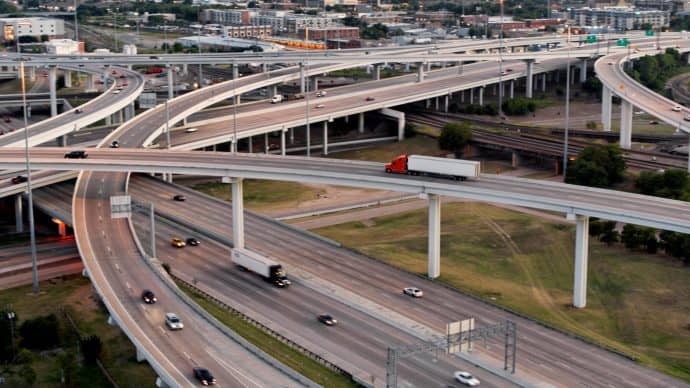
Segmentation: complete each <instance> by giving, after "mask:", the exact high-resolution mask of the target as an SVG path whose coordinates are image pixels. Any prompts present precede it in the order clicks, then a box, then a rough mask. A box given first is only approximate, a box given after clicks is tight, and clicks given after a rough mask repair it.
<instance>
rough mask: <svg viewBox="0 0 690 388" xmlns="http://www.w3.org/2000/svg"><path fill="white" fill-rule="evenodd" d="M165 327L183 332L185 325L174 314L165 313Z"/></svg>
mask: <svg viewBox="0 0 690 388" xmlns="http://www.w3.org/2000/svg"><path fill="white" fill-rule="evenodd" d="M165 325H166V326H168V327H169V328H170V330H182V328H184V324H183V323H182V321H181V320H180V318H178V317H177V315H175V314H174V313H165Z"/></svg>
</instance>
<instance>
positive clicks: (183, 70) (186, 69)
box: [182, 63, 189, 75]
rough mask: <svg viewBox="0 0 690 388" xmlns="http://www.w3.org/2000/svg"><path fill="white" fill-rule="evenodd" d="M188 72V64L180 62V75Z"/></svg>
mask: <svg viewBox="0 0 690 388" xmlns="http://www.w3.org/2000/svg"><path fill="white" fill-rule="evenodd" d="M188 73H189V66H188V65H187V64H186V63H183V64H182V75H187V74H188Z"/></svg>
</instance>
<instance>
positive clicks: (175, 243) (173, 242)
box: [170, 237, 187, 248]
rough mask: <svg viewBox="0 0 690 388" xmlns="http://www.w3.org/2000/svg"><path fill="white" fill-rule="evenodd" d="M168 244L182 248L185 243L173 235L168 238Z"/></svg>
mask: <svg viewBox="0 0 690 388" xmlns="http://www.w3.org/2000/svg"><path fill="white" fill-rule="evenodd" d="M170 245H172V246H174V247H175V248H184V247H185V246H186V245H187V243H185V242H184V241H183V240H182V239H181V238H179V237H173V238H172V239H170Z"/></svg>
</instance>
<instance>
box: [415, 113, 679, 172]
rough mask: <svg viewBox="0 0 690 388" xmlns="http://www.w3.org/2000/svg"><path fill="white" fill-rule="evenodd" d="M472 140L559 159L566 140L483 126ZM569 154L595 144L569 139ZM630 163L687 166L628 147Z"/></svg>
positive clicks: (436, 121)
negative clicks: (485, 129)
mask: <svg viewBox="0 0 690 388" xmlns="http://www.w3.org/2000/svg"><path fill="white" fill-rule="evenodd" d="M407 120H408V121H409V122H412V123H417V124H423V125H426V126H429V127H432V128H441V127H443V126H444V125H445V124H447V123H449V122H456V121H458V119H457V118H455V117H448V116H445V115H443V116H438V115H436V114H433V115H432V114H429V113H413V114H408V116H407ZM472 142H474V143H477V144H481V145H482V146H489V147H491V148H495V149H514V150H519V151H522V152H526V153H530V154H533V155H538V156H546V157H550V158H553V159H555V160H559V158H561V157H563V141H562V140H561V139H558V138H555V137H554V136H551V135H545V134H537V133H535V131H532V132H528V133H525V132H522V131H520V132H517V131H508V132H505V133H496V132H489V131H484V130H479V129H474V130H472ZM568 143H569V144H568V157H577V155H578V154H579V153H580V151H582V149H583V148H584V147H586V146H590V145H592V144H591V143H588V142H585V141H581V140H572V139H571V140H569V142H568ZM623 157H624V159H625V162H626V164H627V165H628V166H630V167H634V168H638V169H643V170H659V169H668V168H685V167H686V165H685V163H686V160H685V158H679V157H674V156H670V155H665V154H660V153H656V152H645V151H632V150H626V151H625V152H624V154H623Z"/></svg>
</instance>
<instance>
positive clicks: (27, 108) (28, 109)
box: [26, 105, 31, 118]
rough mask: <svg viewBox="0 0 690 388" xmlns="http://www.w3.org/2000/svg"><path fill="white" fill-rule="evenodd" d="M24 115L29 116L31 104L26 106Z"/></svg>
mask: <svg viewBox="0 0 690 388" xmlns="http://www.w3.org/2000/svg"><path fill="white" fill-rule="evenodd" d="M26 117H28V118H31V105H27V106H26Z"/></svg>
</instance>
